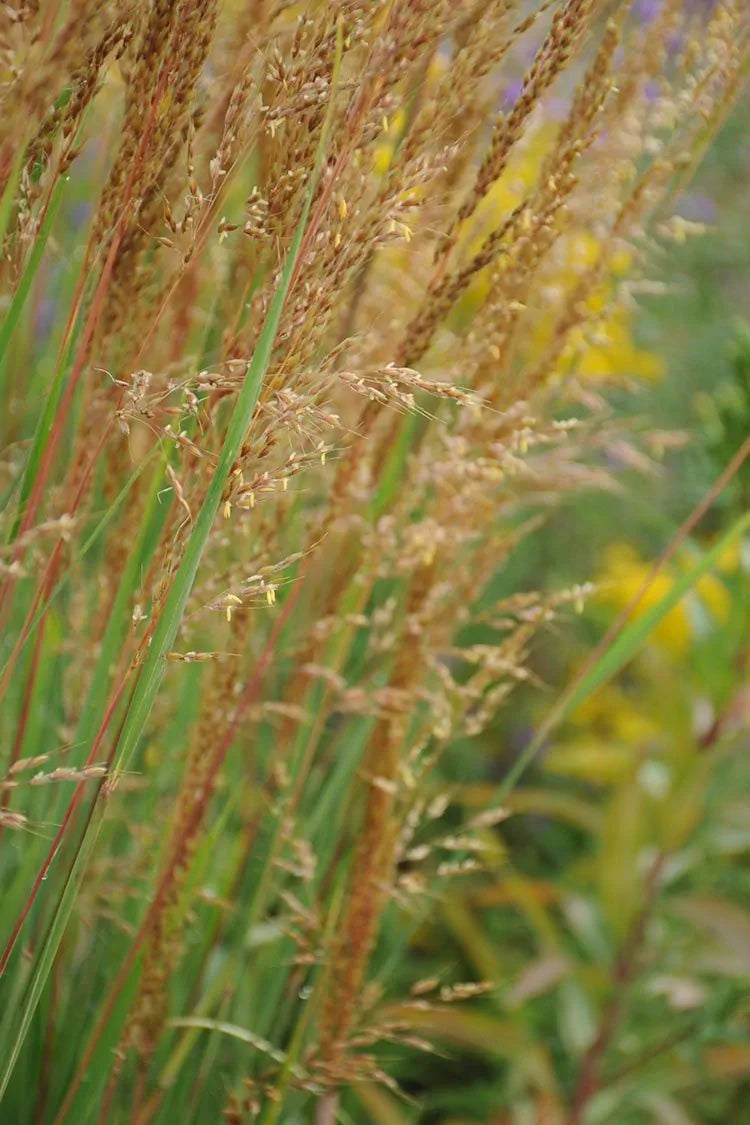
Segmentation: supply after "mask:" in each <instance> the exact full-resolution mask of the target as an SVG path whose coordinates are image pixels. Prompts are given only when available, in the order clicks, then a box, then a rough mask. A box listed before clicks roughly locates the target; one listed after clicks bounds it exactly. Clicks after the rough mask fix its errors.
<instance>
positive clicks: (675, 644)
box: [598, 543, 730, 656]
mask: <svg viewBox="0 0 750 1125" xmlns="http://www.w3.org/2000/svg"><path fill="white" fill-rule="evenodd" d="M688 562H689V560H688V559H687V558H685V557H683V559H682V560H681V561H680V562H678V563H676V564H673V566H672V567H670V568H668V569H667V570H662V571H661V572H660V573H659V574H657V575H656V577H655V578H654V579H653V580H651V581H650V582H649V585H648V588H647V589H646V590H645V592H644V594H643V597H642V598H641V601H640V604H639V606H638V609H637V610H636V613H637V614H643V613H645V612H647V611H648V610H649V609H651V608H653V607H654V606H656V605H658V604H659V602H661V601H662V599H663V598H665V597H666V596H667V595H668V594H669V592H670V590H671V589H672V587H673V585H674V583H675V581H676V579H677V578H678V577H679V575H680V572H681V571H682V570H684V569H686V565H687V563H688ZM649 570H650V563H648V562H646V561H644V560H643V559H641V558H640V556H639V555H638V553H637V552H636V550H635V549H634V548H633V547H632V546H631V545H630V544H629V543H615V544H613V545H612V546H611V547H610V548H608V550H607V551H606V553H605V559H604V567H603V573H602V576H601V588H600V591H599V594H598V597H599V599H600V600H601V601H602V602H603V603H604V604H607V605H610V606H612V607H613V608H614V609H615V610H620V609H623V608H624V607H625V606H626V605H628V604H629V603H630V601H631V600H632V599H633V598H634V597H635V595H636V594H638V593H639V592H640V590H641V589H642V587H643V585H644V583H645V582H646V580H647V578H648V574H649ZM729 607H730V598H729V594H728V593H727V590H726V587H725V586H724V584H723V582H722V581H721V579H719V578H717V577H716V575H714V574H711V573H708V574H704V575H703V576H702V577H701V578H700V579H699V580H698V582H696V584H695V586H694V587H693V588H692V590H690V591H689V592H688V593H687V594H686V595H685V597H684V598H682V600H681V601H680V602H679V604H678V605H676V606H674V607H673V608H672V609H671V610H670V611H669V613H667V614H666V616H665V617H663V618H662V620H661V621H660V622H659V624H658V625H657V626H656V628H655V629H654V631H653V633H652V634H651V640H652V642H653V643H654V644H656V645H657V646H659V647H660V648H661V649H662V650H664V651H665V652H667V653H669V654H671V655H673V656H681V655H684V653H685V652H686V651H687V650H688V649H689V647H690V645H691V644H692V643H693V641H694V640H695V639H696V638H697V637H699V636H700V635H701V634H702V633H704V632H706V631H707V630H708V629H711V628H712V627H713V626H714V625H715V624H717V623H721V622H724V621H726V619H727V617H728V615H729Z"/></svg>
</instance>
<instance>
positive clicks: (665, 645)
mask: <svg viewBox="0 0 750 1125" xmlns="http://www.w3.org/2000/svg"><path fill="white" fill-rule="evenodd" d="M748 182H750V104H748V100H747V98H745V99H744V101H742V102H741V103H740V104H739V106H738V107H737V108H736V109H735V111H734V113H733V114H732V116H731V118H730V119H729V120H728V121H727V123H726V125H725V127H724V129H723V131H722V132H721V134H720V135H719V136H718V137H717V138H716V140H715V141H714V142H713V144H712V145H711V147H710V149H709V150H708V151H707V152H706V154H705V157H704V160H703V164H702V167H701V168H700V170H699V172H698V173H697V175H696V177H695V179H694V181H693V183H692V184H691V187H690V190H689V191H688V192H687V193H685V194H684V195H683V196H682V197H680V198H679V200H677V201H676V206H675V213H676V215H677V216H678V219H677V220H672V221H671V222H669V223H668V224H667V225H666V226H665V228H664V232H663V233H664V236H665V237H664V238H662V239H659V238H658V236H657V239H656V250H655V251H654V252H653V254H652V258H651V260H650V261H649V262H648V265H647V267H646V269H645V274H644V280H643V281H642V282H639V283H637V284H635V285H633V286H632V292H631V296H632V300H631V301H630V313H631V320H630V324H629V325H627V332H623V333H622V335H621V336H617V335H616V334H612V333H610V337H609V339H608V340H607V341H606V342H605V343H603V346H602V349H601V351H600V352H599V353H598V354H596V355H592V356H591V372H592V390H593V389H595V393H597V394H603V395H605V396H606V397H607V398H608V399H609V401H611V402H616V403H617V409H618V411H620V412H625V413H626V414H627V416H628V418H629V421H630V424H631V426H632V429H633V430H634V431H636V432H637V431H638V429H639V428H640V427H643V428H644V429H645V427H646V421H645V420H646V419H648V427H649V429H650V428H653V427H656V428H657V429H658V430H661V431H663V435H664V441H663V450H661V451H660V450H659V448H658V442H657V446H656V449H655V450H654V449H652V450H651V452H652V454H653V459H652V460H651V461H650V462H649V463H648V464H644V463H637V464H633V466H632V468H628V467H624V466H620V467H619V468H620V469H621V470H624V471H621V472H619V473H618V481H619V483H620V485H621V489H620V490H619V491H617V492H614V493H607V494H602V493H600V492H593V491H592V492H591V493H590V494H589V495H585V494H584V495H582V496H581V495H577V497H576V498H575V499H573V500H571V502H570V503H568V504H567V506H566V507H564V508H561V509H559V510H558V511H556V512H555V513H554V514H553V515H552V516H551V518H550V520H549V522H547V523H546V524H545V526H544V527H543V528H540V530H539V531H538V532H537V533H536V534H535V535H533V536H531V537H530V538H528V539H527V540H526V541H525V542H524V543H523V545H522V546H521V547H520V549H519V550H518V552H517V554H516V556H515V561H514V563H513V564H512V565H511V567H510V568H506V570H505V571H504V573H503V575H502V578H501V579H499V580H498V581H499V582H500V583H501V587H500V589H501V590H502V589H506V588H507V590H508V591H509V592H510V591H517V590H519V589H539V588H542V589H545V590H549V591H553V590H559V589H560V588H561V587H565V586H566V585H570V584H572V583H574V582H575V581H576V580H580V576H581V575H590V576H591V578H592V581H594V582H595V583H596V584H597V590H596V592H595V594H594V595H593V596H592V597H591V598H589V599H587V600H586V604H585V607H584V608H583V610H582V612H581V613H580V614H578V615H575V614H574V613H571V615H570V617H569V619H568V620H566V621H564V622H562V623H561V624H560V626H559V628H556V629H555V631H554V632H552V633H547V634H546V636H545V637H544V640H543V641H541V642H538V644H537V648H536V651H535V656H534V661H533V664H534V669H535V673H536V676H537V681H536V682H535V683H533V684H530V685H529V687H528V689H525V690H524V689H521V690H519V692H518V694H516V695H515V696H514V698H513V700H512V701H511V703H510V705H509V706H506V707H505V708H504V709H503V710H502V713H501V716H500V720H499V723H498V725H496V727H495V728H494V729H493V730H491V731H490V732H488V733H487V734H486V735H485V736H484V737H483V739H482V743H481V750H482V752H481V753H478V752H477V743H476V741H474V742H472V743H471V744H467V745H463V746H462V745H461V744H456V745H454V747H453V749H452V752H451V754H450V755H449V757H448V759H447V760H446V764H445V768H446V770H447V771H448V773H449V775H450V778H451V781H452V783H453V784H454V786H455V789H456V792H457V794H458V796H459V800H461V799H462V800H463V801H464V802H465V804H467V805H469V806H473V805H476V806H477V807H483V806H485V805H486V804H487V803H488V802H490V801H491V800H492V794H493V792H494V791H496V789H497V786H498V784H499V783H500V781H501V779H502V778H503V776H504V775H505V773H506V771H507V770H508V768H509V767H510V766H511V765H512V764H513V762H514V760H515V759H516V758H517V757H518V755H519V754H520V753H522V751H523V749H524V747H525V746H527V745H528V743H529V741H530V739H531V737H532V732H533V731H534V730H535V729H537V727H538V725H539V723H540V722H541V721H542V720H543V718H544V716H545V714H546V713H547V712H548V710H549V709H550V708H551V707H552V705H553V703H554V701H555V699H556V698H557V697H558V696H559V693H560V692H561V690H562V689H563V687H564V686H565V685H566V684H567V683H569V682H570V681H571V679H572V678H573V677H574V675H575V674H576V672H577V671H578V670H579V668H580V667H581V666H582V663H583V660H584V658H585V656H586V654H587V653H589V652H590V651H591V647H592V645H593V644H595V643H596V641H597V640H598V639H599V638H600V637H601V636H602V635H603V634H604V633H605V631H606V630H607V628H608V627H609V626H610V625H611V624H612V623H613V622H614V620H615V619H616V617H617V615H618V614H619V613H620V611H621V610H622V609H624V608H625V606H626V604H627V603H628V602H629V601H630V599H631V598H632V597H633V595H634V594H635V593H636V592H637V591H638V589H639V587H640V586H641V584H642V583H643V582H644V580H645V579H646V577H647V575H648V571H649V568H650V566H651V564H652V562H653V560H654V559H655V558H656V557H657V556H658V554H659V553H660V552H661V551H662V550H663V548H664V547H665V546H667V544H668V543H669V542H670V539H671V538H672V536H673V535H674V533H675V531H676V530H677V528H678V526H679V524H680V523H681V522H682V521H683V520H684V519H685V518H686V517H687V516H688V514H689V513H690V511H691V509H692V508H693V507H694V506H695V505H696V504H697V503H698V502H699V501H700V499H701V497H703V496H704V495H705V493H706V492H707V490H708V489H709V488H710V486H711V485H712V483H713V482H714V480H715V479H716V478H717V476H718V475H719V473H720V472H721V471H722V469H723V468H724V467H725V466H726V464H727V463H728V461H729V460H730V458H731V457H732V456H733V454H734V453H735V452H736V451H737V449H738V448H739V447H740V446H741V444H742V442H743V440H745V438H746V437H747V435H748V433H750V320H749V319H748V315H749V314H748V310H749V309H750V304H749V301H748V298H749V297H750V240H748V229H749V227H748V224H749V223H750V210H749V209H748V199H747V184H748ZM660 454H662V455H661V456H660ZM749 499H750V465H749V464H748V463H745V465H744V467H743V469H742V470H741V471H740V473H739V474H738V475H737V476H736V478H735V479H734V480H733V481H732V483H731V484H730V485H729V486H728V487H727V488H726V489H725V490H723V491H722V493H721V495H720V496H719V498H718V499H717V501H716V502H715V503H714V505H713V506H712V508H711V509H710V511H709V512H708V514H707V515H706V516H705V517H704V519H703V520H702V521H701V523H700V524H699V526H698V528H697V529H696V531H695V532H694V534H693V535H692V537H689V538H688V540H687V541H686V543H685V544H684V545H683V547H681V548H680V550H679V551H678V552H677V554H676V556H675V558H674V559H673V561H672V562H671V563H670V565H669V566H667V567H666V568H665V569H664V570H663V571H662V572H661V574H660V575H659V577H658V579H657V581H656V582H655V583H654V584H653V585H652V586H651V588H650V590H649V593H648V595H647V596H646V598H645V599H644V601H643V603H642V604H641V607H640V610H639V612H640V613H642V614H643V613H645V612H647V610H648V608H649V606H650V605H653V604H655V603H656V602H658V601H659V600H660V599H661V598H662V597H663V596H664V595H665V594H666V593H667V592H668V591H669V589H670V587H671V586H673V585H674V584H675V583H676V582H678V581H679V578H680V576H681V575H682V574H684V573H685V572H686V570H687V569H688V568H689V567H690V566H692V565H694V564H695V562H696V560H698V559H700V557H701V555H702V553H703V552H704V551H705V550H707V549H708V548H709V547H710V545H711V544H713V543H714V542H715V541H716V539H717V538H718V537H719V536H720V534H721V532H722V531H723V530H724V529H726V528H727V527H728V526H729V525H730V524H731V522H732V521H733V520H734V519H736V518H737V517H738V515H739V514H740V513H742V512H746V511H747V510H748V507H749V506H750V505H749V504H748V500H749ZM497 592H498V590H495V591H493V593H495V594H496V593H497ZM749 626H750V543H749V542H747V541H745V543H744V544H742V543H737V542H735V543H734V545H733V546H732V547H731V548H730V549H728V550H727V551H726V552H724V553H723V554H722V555H721V556H720V559H719V561H718V564H717V565H716V567H714V568H712V569H711V570H709V571H708V572H707V573H706V574H705V575H704V576H703V578H701V579H700V581H699V582H698V583H697V585H696V586H694V587H693V589H692V590H691V592H690V593H689V594H688V595H687V596H686V597H684V598H683V599H682V600H681V601H680V602H679V604H678V605H677V606H676V607H675V608H674V609H673V610H671V611H670V613H669V614H668V615H667V617H666V618H664V619H663V620H662V622H661V623H660V625H659V626H658V627H657V628H656V629H655V631H654V632H653V633H652V634H651V636H650V638H649V640H648V642H647V644H646V645H645V647H644V648H643V649H642V650H641V652H640V654H639V655H638V657H637V658H636V659H635V660H633V661H632V662H631V663H629V664H628V666H627V667H626V668H625V669H624V670H623V672H622V673H621V674H620V675H619V676H617V677H616V678H615V679H614V680H612V681H610V682H609V683H608V684H606V685H605V686H603V687H602V688H600V689H599V690H598V691H597V692H595V694H594V695H593V696H592V697H590V699H589V700H588V701H587V702H586V703H585V704H584V705H583V706H581V707H580V708H579V709H578V710H577V711H576V712H575V713H574V714H573V715H572V716H571V718H570V719H569V720H568V721H567V722H566V723H565V724H564V726H562V727H561V728H560V729H558V731H557V732H556V733H555V735H554V736H553V737H552V738H551V739H550V740H549V741H548V744H547V745H546V746H545V747H544V748H543V750H542V751H541V753H540V754H539V755H538V756H537V758H536V760H535V763H534V765H533V767H532V768H531V769H530V770H529V771H528V772H527V773H526V774H525V776H524V779H523V781H522V782H521V783H520V785H519V786H518V787H517V788H516V790H515V792H514V793H513V794H512V795H511V796H510V797H509V798H508V799H507V806H508V810H509V812H510V813H512V815H511V816H509V819H508V820H507V822H506V824H505V826H504V829H503V840H504V845H505V846H504V849H503V850H502V851H501V853H499V854H498V855H497V857H496V862H497V874H498V878H497V882H496V883H495V884H494V885H492V886H485V887H483V888H482V889H480V890H477V891H475V892H467V893H466V894H464V895H456V896H455V897H453V898H452V899H450V900H448V901H447V902H446V903H445V906H444V908H443V910H442V926H441V927H440V928H436V927H435V926H432V927H431V928H430V929H425V930H424V931H423V932H420V934H419V935H418V940H417V942H416V947H415V956H417V957H418V958H421V959H422V960H423V961H424V975H425V976H426V977H427V976H429V974H430V973H431V972H432V971H433V970H434V971H436V972H437V971H441V970H444V969H445V965H446V960H452V964H450V970H451V975H452V978H453V979H460V978H461V975H462V973H463V974H464V975H465V977H466V979H475V978H476V977H477V975H478V976H479V977H485V978H487V979H488V980H495V981H500V982H501V984H502V988H501V1000H500V1003H499V1004H497V1003H493V1002H488V1003H487V1004H486V1009H485V1012H484V1014H479V1013H478V1012H477V1010H476V1007H475V1008H474V1010H473V1011H471V1012H470V1011H468V1010H467V1009H465V1008H464V1009H463V1010H460V1009H459V1007H458V1006H457V1007H456V1008H454V1009H453V1010H452V1012H451V1013H450V1018H448V1017H446V1020H445V1026H444V1028H443V1031H444V1034H445V1036H446V1039H447V1041H449V1042H450V1044H451V1045H450V1049H449V1051H448V1052H447V1053H446V1055H445V1057H440V1058H436V1059H434V1060H433V1062H432V1064H431V1065H430V1064H429V1063H425V1060H424V1058H423V1059H422V1061H421V1063H418V1064H415V1060H414V1059H413V1058H411V1059H409V1060H408V1061H405V1062H404V1066H403V1074H402V1076H401V1077H402V1081H403V1084H404V1087H405V1088H406V1089H407V1090H409V1089H411V1091H412V1093H413V1094H414V1095H416V1096H418V1097H419V1100H420V1102H421V1104H422V1105H423V1106H424V1107H425V1108H424V1111H423V1112H424V1115H423V1116H420V1118H419V1120H420V1121H424V1122H438V1121H439V1122H450V1123H451V1125H460V1123H464V1122H470V1121H471V1122H476V1121H492V1122H506V1121H507V1122H511V1121H512V1122H525V1121H528V1122H529V1123H530V1125H531V1123H539V1122H543V1121H549V1122H556V1121H558V1120H559V1117H558V1116H557V1113H558V1109H557V1108H556V1107H555V1106H554V1105H552V1104H551V1103H550V1104H549V1105H547V1106H545V1105H544V1104H542V1103H540V1101H539V1099H538V1098H537V1097H535V1098H534V1099H531V1098H530V1097H529V1098H528V1100H526V1095H525V1094H524V1089H525V1088H526V1080H527V1078H528V1077H529V1075H530V1074H531V1073H533V1074H535V1075H537V1076H538V1075H539V1074H540V1073H544V1072H545V1070H546V1069H547V1068H550V1069H551V1070H552V1071H554V1072H555V1074H556V1077H557V1079H558V1080H561V1081H562V1083H563V1085H566V1084H570V1083H571V1082H573V1081H574V1077H575V1076H576V1075H578V1076H579V1080H580V1074H581V1067H582V1061H583V1060H590V1059H592V1058H593V1059H594V1066H593V1067H592V1068H591V1071H592V1073H591V1074H590V1075H589V1077H590V1078H591V1081H592V1084H593V1085H592V1088H591V1090H590V1091H589V1094H590V1095H591V1096H590V1097H587V1099H586V1100H587V1106H586V1116H585V1120H586V1121H587V1122H591V1123H594V1122H596V1121H616V1122H618V1125H631V1123H633V1125H635V1123H641V1122H643V1123H646V1122H660V1123H663V1125H690V1123H693V1122H711V1123H716V1125H720V1123H722V1125H723V1123H729V1122H731V1123H735V1122H736V1123H740V1122H750V990H749V989H748V984H749V982H750V866H749V865H748V862H747V860H748V850H749V849H750V759H749V758H748V750H750V737H749V729H750V684H749V683H748V667H749V658H750V648H749V645H750V627H749ZM540 688H541V690H540ZM667 851H669V853H670V857H671V858H670V859H669V860H668V861H666V860H664V859H663V855H664V854H665V853H666V852H667ZM446 954H448V957H446ZM613 978H614V983H613ZM604 995H608V996H609V999H608V1000H606V1001H605V1003H604V1004H603V1007H602V1006H601V1001H602V996H604ZM462 1042H463V1043H464V1044H465V1048H466V1050H465V1054H462V1052H461V1049H460V1044H461V1043H462ZM457 1044H458V1045H459V1046H458V1047H457ZM478 1051H479V1055H480V1056H481V1055H482V1054H484V1056H485V1058H486V1065H485V1066H481V1065H479V1064H478V1063H477V1052H478ZM586 1065H588V1063H586ZM584 1069H585V1068H584ZM420 1071H421V1077H420V1078H419V1079H418V1080H416V1081H415V1080H414V1075H415V1073H416V1072H420ZM599 1087H600V1088H599ZM363 1096H364V1095H363ZM366 1096H367V1097H368V1098H369V1099H370V1102H369V1103H368V1104H369V1107H370V1108H369V1111H370V1112H371V1113H372V1114H373V1116H374V1118H375V1119H377V1120H382V1121H383V1122H387V1121H391V1120H396V1118H395V1117H391V1114H392V1113H395V1112H397V1111H396V1108H395V1103H393V1102H390V1100H389V1098H388V1096H387V1095H386V1094H383V1093H382V1092H381V1093H376V1091H374V1090H370V1091H368V1092H367V1095H366ZM503 1104H504V1105H506V1106H507V1107H508V1108H507V1109H506V1110H505V1111H503V1110H501V1109H498V1106H501V1105H503ZM573 1112H574V1113H575V1107H574V1110H573ZM405 1119H410V1118H409V1115H408V1114H407V1115H406V1118H405ZM566 1120H568V1118H566ZM570 1120H573V1118H570Z"/></svg>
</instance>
